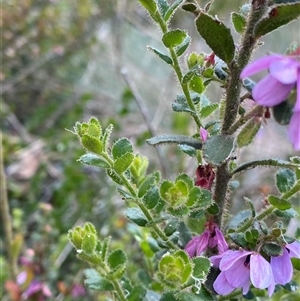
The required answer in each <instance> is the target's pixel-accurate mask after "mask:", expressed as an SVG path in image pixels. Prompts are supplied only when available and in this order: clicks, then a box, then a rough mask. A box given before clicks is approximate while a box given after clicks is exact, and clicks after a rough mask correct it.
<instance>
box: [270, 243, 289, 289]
mask: <svg viewBox="0 0 300 301" xmlns="http://www.w3.org/2000/svg"><path fill="white" fill-rule="evenodd" d="M271 268H272V272H273V277H274V281H275V283H276V284H282V285H284V284H286V283H288V282H290V281H291V280H292V277H293V266H292V263H291V259H290V256H289V253H288V251H287V250H286V249H284V251H283V254H282V255H281V256H276V257H273V256H272V257H271Z"/></svg>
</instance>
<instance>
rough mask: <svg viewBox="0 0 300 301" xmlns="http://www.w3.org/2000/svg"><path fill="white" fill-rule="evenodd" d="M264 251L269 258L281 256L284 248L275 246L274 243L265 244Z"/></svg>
mask: <svg viewBox="0 0 300 301" xmlns="http://www.w3.org/2000/svg"><path fill="white" fill-rule="evenodd" d="M262 249H263V250H264V251H265V252H266V253H267V254H268V255H269V256H280V255H282V254H283V248H282V247H281V246H280V245H278V244H275V243H273V242H270V243H265V244H263V246H262Z"/></svg>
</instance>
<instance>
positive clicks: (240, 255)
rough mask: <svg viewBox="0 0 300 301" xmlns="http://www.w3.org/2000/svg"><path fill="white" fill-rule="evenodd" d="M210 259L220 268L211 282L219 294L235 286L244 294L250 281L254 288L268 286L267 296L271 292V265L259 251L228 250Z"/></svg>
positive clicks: (226, 293)
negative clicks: (219, 271) (217, 274)
mask: <svg viewBox="0 0 300 301" xmlns="http://www.w3.org/2000/svg"><path fill="white" fill-rule="evenodd" d="M210 260H211V262H212V263H213V265H215V266H217V267H219V269H220V270H221V273H220V274H219V276H218V277H217V279H216V280H215V282H214V284H213V287H214V289H215V291H216V292H217V293H218V294H219V295H228V294H230V293H231V292H232V291H233V290H235V289H237V288H242V290H243V295H245V294H247V292H248V291H249V288H250V281H251V282H252V284H253V286H254V287H256V288H259V289H265V288H269V296H271V295H272V294H273V292H274V289H275V285H274V280H273V274H272V268H271V265H270V263H269V262H268V261H267V260H266V259H265V258H264V257H262V256H261V255H260V254H259V253H256V252H252V251H245V250H238V251H232V250H228V251H226V252H225V253H222V254H220V255H216V256H212V257H210Z"/></svg>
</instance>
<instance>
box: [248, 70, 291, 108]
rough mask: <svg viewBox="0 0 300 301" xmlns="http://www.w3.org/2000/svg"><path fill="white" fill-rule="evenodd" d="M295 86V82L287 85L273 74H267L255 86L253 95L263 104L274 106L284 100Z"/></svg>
mask: <svg viewBox="0 0 300 301" xmlns="http://www.w3.org/2000/svg"><path fill="white" fill-rule="evenodd" d="M293 87H294V84H289V85H285V84H282V83H281V82H279V81H278V80H277V79H276V78H274V77H273V76H272V75H267V76H266V77H264V78H263V79H262V80H261V81H260V82H258V83H257V84H256V85H255V86H254V88H253V90H252V96H253V98H254V100H255V101H256V102H257V103H258V104H260V105H261V106H265V107H273V106H276V105H278V104H280V103H281V102H283V101H284V100H285V99H286V98H287V96H288V95H289V93H290V92H291V90H292V89H293Z"/></svg>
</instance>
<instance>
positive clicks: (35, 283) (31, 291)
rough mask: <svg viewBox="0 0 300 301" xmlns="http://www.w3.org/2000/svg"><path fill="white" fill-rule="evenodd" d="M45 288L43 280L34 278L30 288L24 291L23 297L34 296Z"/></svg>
mask: <svg viewBox="0 0 300 301" xmlns="http://www.w3.org/2000/svg"><path fill="white" fill-rule="evenodd" d="M42 289H43V284H42V282H40V281H38V280H33V281H32V282H31V283H30V285H29V286H28V288H27V289H26V290H25V292H24V293H23V295H22V296H23V298H25V299H27V298H28V297H30V296H32V295H33V294H35V293H37V292H39V291H41V290H42Z"/></svg>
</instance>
